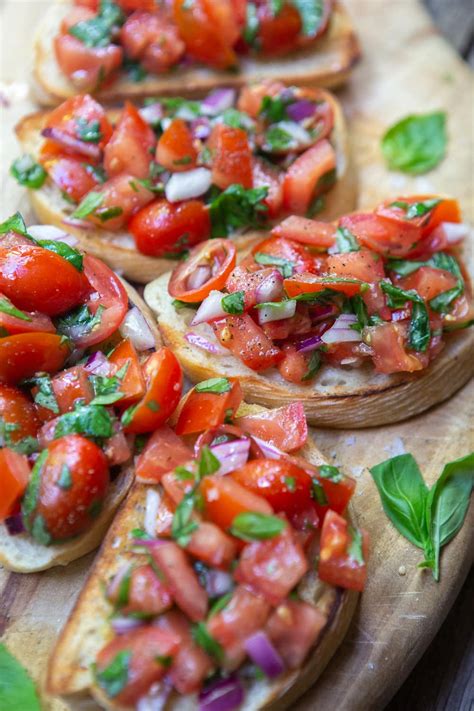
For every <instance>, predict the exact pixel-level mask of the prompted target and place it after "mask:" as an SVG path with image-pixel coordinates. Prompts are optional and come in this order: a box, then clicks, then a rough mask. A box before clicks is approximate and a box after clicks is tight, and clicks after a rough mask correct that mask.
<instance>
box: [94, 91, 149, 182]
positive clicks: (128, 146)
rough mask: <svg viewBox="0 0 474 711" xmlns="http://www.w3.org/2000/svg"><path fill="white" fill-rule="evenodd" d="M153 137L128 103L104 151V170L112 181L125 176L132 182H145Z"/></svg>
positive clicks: (133, 107) (147, 126)
mask: <svg viewBox="0 0 474 711" xmlns="http://www.w3.org/2000/svg"><path fill="white" fill-rule="evenodd" d="M155 143H156V137H155V134H154V132H153V129H151V128H150V126H149V125H148V124H147V123H146V121H144V119H142V117H141V116H140V114H139V113H138V110H137V109H136V108H135V106H134V105H133V104H131V103H130V102H129V101H127V102H126V103H125V107H124V109H123V111H122V113H121V115H120V119H119V122H118V124H117V125H116V127H115V129H114V132H113V134H112V136H111V138H110V140H109V142H108V143H107V145H106V147H105V150H104V168H105V170H106V173H107V174H108V175H109V176H110V177H111V178H113V177H114V176H115V175H120V173H127V174H130V175H133V176H135V177H136V178H148V175H149V173H150V163H151V160H152V155H151V153H150V150H152V149H153V148H154V147H155Z"/></svg>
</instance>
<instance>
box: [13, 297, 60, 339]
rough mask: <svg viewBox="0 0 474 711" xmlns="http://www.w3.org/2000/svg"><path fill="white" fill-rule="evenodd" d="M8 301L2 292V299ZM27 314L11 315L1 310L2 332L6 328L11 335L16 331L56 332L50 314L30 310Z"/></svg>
mask: <svg viewBox="0 0 474 711" xmlns="http://www.w3.org/2000/svg"><path fill="white" fill-rule="evenodd" d="M2 299H3V301H4V302H6V301H8V300H7V297H6V296H5V295H4V294H2V293H1V292H0V300H2ZM25 316H26V318H25V317H24V316H22V317H21V318H20V317H19V316H11V315H10V314H6V313H4V312H3V311H0V332H2V329H4V330H5V331H6V332H7V333H8V334H9V335H14V334H15V333H31V332H33V331H42V332H43V333H55V332H56V328H55V326H54V324H53V322H52V321H51V319H50V317H49V316H46V314H42V313H40V312H39V311H28V312H26V313H25Z"/></svg>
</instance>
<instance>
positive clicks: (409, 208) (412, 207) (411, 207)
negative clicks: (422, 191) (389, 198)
mask: <svg viewBox="0 0 474 711" xmlns="http://www.w3.org/2000/svg"><path fill="white" fill-rule="evenodd" d="M440 202H442V200H441V199H439V198H434V199H432V200H421V201H420V202H412V203H410V202H404V201H403V200H397V201H395V202H392V203H390V205H389V207H399V208H400V209H401V210H403V211H404V212H405V219H406V220H412V219H413V218H414V217H423V216H424V215H427V214H428V213H429V212H431V211H432V210H433V209H434V208H435V207H436V206H437V205H439V204H440Z"/></svg>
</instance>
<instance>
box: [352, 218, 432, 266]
mask: <svg viewBox="0 0 474 711" xmlns="http://www.w3.org/2000/svg"><path fill="white" fill-rule="evenodd" d="M339 226H340V227H346V228H347V229H348V230H349V231H350V232H351V233H352V234H353V235H355V236H356V237H357V239H358V241H359V242H360V243H361V244H362V245H364V246H365V247H368V249H371V250H373V251H374V252H377V253H378V254H383V255H388V256H391V257H405V256H407V255H408V254H410V252H411V251H412V250H413V248H414V246H415V244H416V243H417V242H418V241H419V240H420V238H421V230H420V228H418V227H416V225H412V224H411V223H410V222H408V221H405V222H403V223H402V222H398V221H393V220H389V219H387V218H385V217H381V216H380V215H374V214H373V213H356V214H354V215H346V216H344V217H341V219H340V220H339Z"/></svg>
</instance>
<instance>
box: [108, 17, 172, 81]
mask: <svg viewBox="0 0 474 711" xmlns="http://www.w3.org/2000/svg"><path fill="white" fill-rule="evenodd" d="M150 5H151V7H150V8H149V9H150V10H154V9H155V8H154V5H153V3H150ZM120 42H121V44H122V46H123V48H124V50H125V53H126V55H127V56H128V57H130V58H131V59H139V60H140V63H141V65H142V66H143V68H144V69H145V71H147V72H150V73H151V74H161V73H162V72H165V71H167V70H168V69H169V68H170V67H172V66H173V65H174V64H176V63H177V62H178V61H179V60H180V59H181V57H182V56H183V54H184V50H185V46H184V42H183V41H182V40H181V39H180V38H179V35H178V32H177V29H176V26H175V25H173V24H172V23H171V22H168V21H167V19H166V18H165V16H164V15H163V14H159V13H157V12H142V11H141V10H138V11H136V12H134V13H133V14H132V15H131V16H130V17H129V18H127V20H126V22H125V24H124V25H123V27H122V28H121V30H120Z"/></svg>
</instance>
